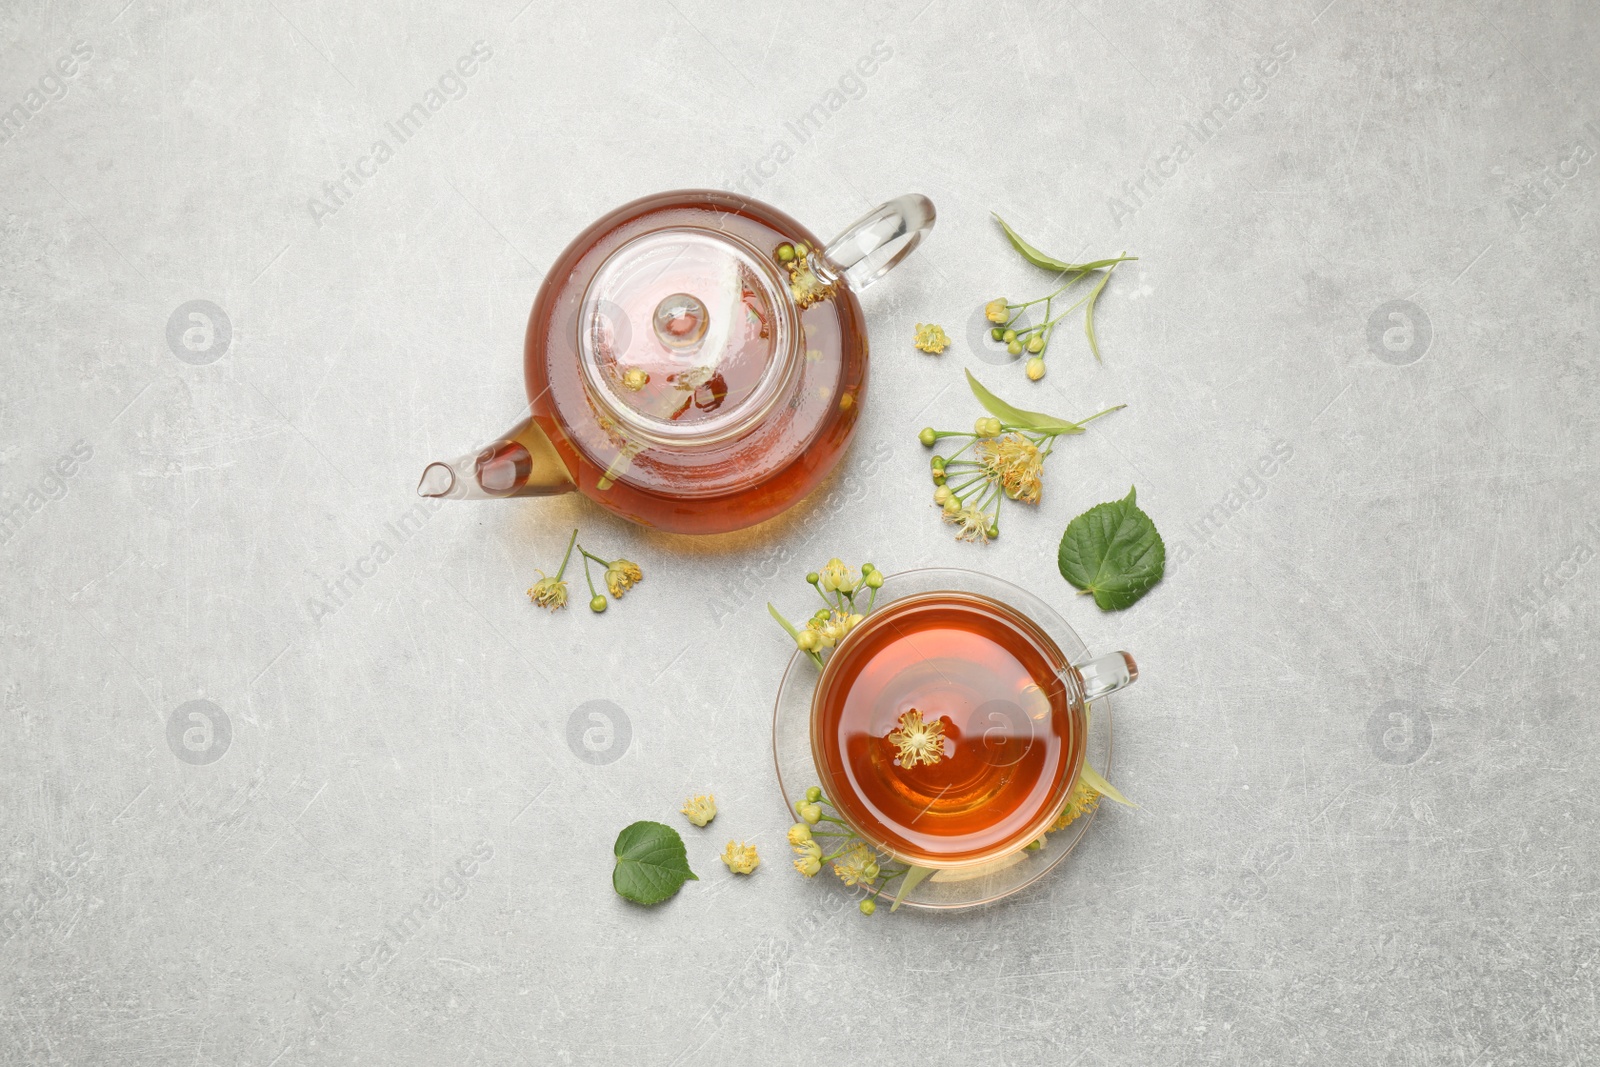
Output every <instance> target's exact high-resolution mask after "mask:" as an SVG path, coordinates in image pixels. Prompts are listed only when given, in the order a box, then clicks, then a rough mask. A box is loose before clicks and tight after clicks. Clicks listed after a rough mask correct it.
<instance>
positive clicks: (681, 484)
mask: <svg viewBox="0 0 1600 1067" xmlns="http://www.w3.org/2000/svg"><path fill="white" fill-rule="evenodd" d="M933 223H934V209H933V204H931V203H930V202H929V201H928V199H927V198H926V197H923V196H918V195H909V196H902V197H900V198H899V199H897V200H891V201H890V202H889V203H887V204H884V205H882V206H881V207H879V208H877V209H876V210H874V211H872V212H870V213H868V214H867V216H866V217H865V218H862V219H861V220H860V221H858V222H857V223H856V224H855V225H853V226H851V227H850V228H849V229H848V230H846V231H845V232H844V233H843V234H842V235H840V236H839V237H838V238H837V239H835V240H834V241H832V242H830V243H829V244H827V245H825V246H824V245H822V244H820V243H819V242H818V241H817V239H816V238H815V237H814V236H813V235H812V234H811V232H810V231H809V230H807V229H805V228H804V227H803V226H801V225H800V224H799V223H798V222H796V221H795V220H793V219H791V218H790V217H789V216H787V215H785V214H783V213H782V212H780V211H778V210H777V209H775V208H772V207H768V206H767V205H765V204H761V203H757V202H755V201H752V200H749V199H748V198H745V197H740V196H735V195H733V194H731V193H724V192H715V191H710V190H683V191H679V192H670V193H660V194H657V195H655V196H649V197H646V198H644V199H642V200H636V201H634V202H633V203H631V204H627V205H624V206H623V207H620V208H618V209H617V210H615V211H613V212H611V213H610V214H609V215H607V216H605V217H604V218H602V219H600V220H599V221H598V222H596V223H594V224H593V225H592V226H590V227H589V228H588V229H587V230H585V231H584V232H583V233H581V234H579V235H578V237H577V238H576V239H575V240H574V241H573V242H572V243H571V244H570V245H568V246H567V248H566V250H565V251H564V252H562V253H561V256H560V257H559V258H558V259H557V260H556V262H555V264H554V266H552V267H551V269H550V273H549V274H548V275H547V277H546V279H545V283H544V285H543V286H542V287H541V289H540V290H539V295H538V298H537V299H536V300H535V301H534V304H533V312H532V314H531V315H530V316H529V318H528V334H527V341H526V345H525V351H524V374H525V377H526V383H527V391H528V401H529V410H530V414H529V416H528V417H527V418H526V419H524V420H523V421H522V422H521V423H519V424H518V425H517V426H516V427H514V428H513V429H512V430H510V431H509V432H508V433H506V434H505V435H504V436H503V437H501V438H500V439H499V440H497V441H495V442H493V443H492V444H490V445H488V446H487V447H484V448H482V449H479V450H477V451H475V452H470V453H468V454H467V455H464V456H461V457H460V458H458V459H454V460H448V461H441V462H435V463H431V464H429V465H428V467H427V469H426V470H424V471H423V474H422V480H421V482H420V483H419V484H418V486H417V492H418V493H419V494H420V495H422V496H425V497H443V498H452V499H457V498H459V499H467V498H488V497H518V496H551V495H554V494H557V493H567V492H572V491H573V490H576V491H578V492H581V493H583V494H584V495H585V496H587V497H589V498H590V499H591V500H594V501H595V502H596V503H598V504H600V505H601V506H603V507H605V508H607V509H609V510H611V511H613V512H615V513H616V514H618V515H621V516H622V517H624V518H627V519H631V520H633V521H634V522H638V523H642V524H644V525H646V526H652V527H655V528H657V529H661V530H668V531H672V532H676V533H701V534H706V533H723V532H726V531H729V530H737V529H740V528H742V527H745V526H750V525H753V524H755V523H758V522H761V521H763V520H764V519H769V518H771V517H772V516H774V515H776V514H778V513H779V512H781V511H783V510H784V509H785V508H787V507H789V506H790V505H791V504H794V503H796V502H797V501H799V500H800V499H801V498H802V497H804V496H805V495H806V494H807V493H809V492H810V491H811V490H812V489H814V488H815V487H816V486H817V485H818V483H820V482H821V481H822V480H823V479H824V478H825V477H827V475H828V473H829V472H830V471H831V470H832V469H833V467H834V464H835V463H836V462H837V461H838V459H839V457H840V456H841V455H842V454H843V452H844V450H845V447H846V446H847V445H848V444H849V443H850V437H851V435H852V433H853V432H854V430H855V424H856V417H857V415H858V414H859V412H860V406H861V401H862V398H863V395H864V392H865V389H866V383H867V331H866V326H865V322H864V319H863V316H862V311H861V305H860V304H859V303H858V302H857V300H856V293H858V292H859V291H861V290H862V289H865V288H866V287H867V286H869V285H871V284H873V283H874V282H876V281H877V280H878V279H879V278H882V277H883V276H884V275H885V274H887V273H888V272H889V270H890V269H892V268H893V267H894V266H895V265H896V264H898V263H899V262H900V261H901V260H903V259H905V257H906V256H907V255H909V254H910V253H911V251H912V250H913V249H914V248H916V246H917V245H918V244H919V243H920V242H921V240H922V237H923V235H924V234H926V233H927V232H928V231H929V230H930V229H931V228H932V227H933Z"/></svg>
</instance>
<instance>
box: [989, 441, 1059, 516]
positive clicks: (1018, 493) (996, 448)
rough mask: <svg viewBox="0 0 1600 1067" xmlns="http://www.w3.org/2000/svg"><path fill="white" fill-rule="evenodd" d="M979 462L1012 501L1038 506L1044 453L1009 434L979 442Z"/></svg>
mask: <svg viewBox="0 0 1600 1067" xmlns="http://www.w3.org/2000/svg"><path fill="white" fill-rule="evenodd" d="M978 462H979V464H980V465H981V466H982V467H983V469H984V471H985V472H986V473H987V474H988V475H989V476H990V477H991V478H993V479H995V480H996V481H997V482H999V483H1000V487H1001V488H1002V489H1004V490H1005V491H1006V495H1007V496H1009V497H1010V498H1011V499H1012V500H1019V501H1021V502H1022V503H1024V504H1037V503H1038V502H1039V494H1040V490H1041V488H1042V484H1043V479H1042V474H1043V470H1044V453H1042V452H1041V451H1039V446H1038V445H1036V444H1034V443H1033V442H1032V441H1030V440H1028V438H1026V437H1024V436H1023V435H1022V434H1020V433H1008V434H1005V435H1003V436H1000V437H992V438H988V439H985V440H982V441H979V442H978Z"/></svg>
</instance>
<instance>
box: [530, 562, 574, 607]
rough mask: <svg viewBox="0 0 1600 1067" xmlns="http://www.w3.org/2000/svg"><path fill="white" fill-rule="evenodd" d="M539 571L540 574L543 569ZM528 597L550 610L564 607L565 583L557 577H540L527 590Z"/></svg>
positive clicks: (565, 597) (565, 599)
mask: <svg viewBox="0 0 1600 1067" xmlns="http://www.w3.org/2000/svg"><path fill="white" fill-rule="evenodd" d="M539 573H540V574H541V575H542V574H544V571H540V572H539ZM528 599H530V600H532V601H533V602H534V603H535V604H537V605H539V606H540V607H541V608H549V609H550V610H551V611H556V610H557V609H559V608H564V607H566V606H567V583H566V582H563V581H561V580H560V579H557V578H540V579H539V580H538V581H537V582H534V583H533V588H532V589H529V590H528Z"/></svg>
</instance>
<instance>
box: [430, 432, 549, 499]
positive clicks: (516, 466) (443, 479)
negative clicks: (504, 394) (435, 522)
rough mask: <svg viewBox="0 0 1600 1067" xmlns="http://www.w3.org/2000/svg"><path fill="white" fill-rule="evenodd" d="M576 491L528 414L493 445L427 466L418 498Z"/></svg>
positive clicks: (480, 497)
mask: <svg viewBox="0 0 1600 1067" xmlns="http://www.w3.org/2000/svg"><path fill="white" fill-rule="evenodd" d="M576 488H577V484H576V483H575V482H574V481H573V480H572V473H571V472H570V471H569V470H567V465H566V464H565V463H563V462H562V460H561V454H560V453H559V452H557V451H556V446H555V445H553V444H551V442H550V438H549V437H548V436H547V435H546V434H545V432H544V431H543V430H541V429H540V428H539V424H538V423H536V422H534V421H533V418H532V416H529V417H528V418H526V419H523V420H522V421H521V422H519V423H517V425H516V426H515V427H514V428H513V429H511V430H510V432H508V433H506V434H505V436H503V437H501V438H500V439H499V440H498V441H495V442H493V443H492V444H489V445H486V446H485V447H483V448H481V449H479V450H478V451H476V452H468V453H467V454H466V455H464V456H459V457H457V458H456V459H452V460H438V461H435V462H433V463H430V464H428V466H427V468H426V469H424V470H423V472H422V480H421V481H419V482H418V483H417V495H418V496H423V497H433V498H439V499H447V500H490V499H500V498H505V497H514V496H557V495H559V494H561V493H570V492H572V491H573V490H574V489H576Z"/></svg>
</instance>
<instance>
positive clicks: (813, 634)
mask: <svg viewBox="0 0 1600 1067" xmlns="http://www.w3.org/2000/svg"><path fill="white" fill-rule="evenodd" d="M794 643H795V644H797V645H799V646H800V651H802V652H815V651H816V650H817V649H819V648H821V647H822V638H821V637H820V636H818V634H817V631H815V630H801V631H800V633H799V634H798V635H797V636H796V637H795V639H794Z"/></svg>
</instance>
